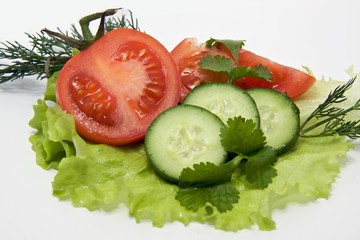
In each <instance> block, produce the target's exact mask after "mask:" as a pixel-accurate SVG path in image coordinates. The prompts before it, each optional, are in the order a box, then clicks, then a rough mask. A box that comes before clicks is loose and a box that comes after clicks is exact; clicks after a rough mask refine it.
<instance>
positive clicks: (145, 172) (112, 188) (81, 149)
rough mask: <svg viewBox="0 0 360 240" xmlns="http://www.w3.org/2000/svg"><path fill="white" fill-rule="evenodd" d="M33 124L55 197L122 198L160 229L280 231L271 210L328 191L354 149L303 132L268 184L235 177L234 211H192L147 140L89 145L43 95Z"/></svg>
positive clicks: (90, 201) (77, 202)
mask: <svg viewBox="0 0 360 240" xmlns="http://www.w3.org/2000/svg"><path fill="white" fill-rule="evenodd" d="M317 84H325V81H324V82H320V81H319V83H317ZM326 84H327V83H326ZM358 90H359V89H358ZM304 101H305V100H304ZM299 105H301V104H299ZM304 112H305V114H306V109H305V110H304ZM29 124H30V126H31V127H32V128H34V129H35V132H34V134H33V135H32V136H30V142H31V143H32V148H33V150H34V151H35V153H36V162H37V164H38V165H39V166H40V167H42V168H44V169H51V168H52V169H57V173H56V176H55V177H54V181H53V183H52V187H53V195H54V196H55V197H57V198H59V199H61V200H70V201H71V202H72V203H73V205H74V206H76V207H84V208H87V209H89V210H91V211H93V210H105V211H111V210H113V209H115V208H118V207H119V206H120V205H121V204H125V205H126V206H127V208H128V209H129V213H130V215H131V216H133V217H134V219H135V220H136V221H137V222H141V221H149V220H150V221H151V222H152V223H153V225H154V226H156V227H162V226H164V225H165V224H166V223H168V222H174V221H178V222H182V223H183V224H185V225H188V224H190V223H191V222H199V223H205V224H209V225H213V226H214V228H217V229H222V230H228V231H237V230H241V229H244V228H249V227H252V226H254V225H257V226H258V228H259V229H261V230H272V229H275V228H276V223H275V221H274V220H273V219H272V212H273V211H274V209H277V208H283V207H285V206H286V205H287V204H288V203H290V202H302V203H305V202H309V201H313V200H315V199H318V198H328V197H329V193H330V191H331V188H332V184H333V182H334V181H335V180H336V177H337V175H338V173H339V171H340V166H341V163H342V160H343V159H345V158H346V153H347V152H348V151H349V150H350V149H352V147H353V144H352V143H351V142H349V141H347V140H346V139H345V138H343V137H326V138H325V137H324V138H317V139H306V138H301V139H299V142H298V143H297V145H296V146H295V147H294V148H293V149H292V150H291V151H289V152H287V153H286V154H284V155H282V156H280V157H279V160H278V162H277V163H276V164H275V165H274V168H275V169H276V171H277V173H278V175H277V176H276V177H275V178H273V182H272V183H271V184H270V185H269V186H268V187H267V188H265V189H254V188H252V186H251V184H249V183H248V182H247V181H246V179H245V176H243V175H239V176H240V177H236V178H233V180H232V181H233V185H234V186H235V187H236V189H237V190H238V191H239V192H240V199H239V201H238V203H236V204H235V205H234V208H233V209H232V210H231V211H228V212H225V213H220V212H218V211H217V209H216V208H212V207H211V206H209V205H207V206H204V207H201V208H199V210H197V211H196V212H193V211H189V210H186V209H185V208H184V207H182V206H181V205H180V203H179V202H178V201H177V200H176V199H175V196H176V193H177V192H178V190H179V188H178V186H176V185H172V184H169V183H167V182H164V181H163V180H162V179H161V178H159V177H158V176H157V175H156V174H155V173H154V171H153V170H152V168H151V166H150V165H149V162H148V159H147V157H146V154H145V151H144V147H143V145H142V144H138V145H133V146H127V147H111V146H108V145H102V144H92V143H88V142H86V141H85V140H84V139H82V138H81V137H80V136H79V135H78V134H77V132H76V129H75V124H74V120H73V118H72V116H70V115H68V114H66V113H65V112H63V111H62V110H61V109H60V107H59V106H58V105H57V104H54V103H53V102H51V103H48V102H45V101H44V100H38V102H37V104H36V105H35V106H34V117H33V118H32V119H31V120H30V123H29ZM314 146H316V148H314ZM329 146H331V147H329Z"/></svg>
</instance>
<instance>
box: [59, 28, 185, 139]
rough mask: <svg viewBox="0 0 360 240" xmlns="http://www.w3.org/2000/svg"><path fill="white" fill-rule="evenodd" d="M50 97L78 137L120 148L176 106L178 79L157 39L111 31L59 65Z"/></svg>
mask: <svg viewBox="0 0 360 240" xmlns="http://www.w3.org/2000/svg"><path fill="white" fill-rule="evenodd" d="M56 94H57V102H58V104H59V105H60V106H61V108H62V109H64V110H65V111H67V112H68V113H70V114H72V115H73V116H74V118H75V123H76V127H77V131H78V132H79V133H80V134H81V135H82V136H83V137H85V138H87V139H89V140H90V141H93V142H96V143H106V144H111V145H124V144H129V143H134V142H136V141H139V140H142V139H143V138H144V136H145V133H146V131H147V129H148V127H149V125H150V123H151V122H152V121H153V120H154V119H155V117H156V116H157V115H158V114H159V113H160V112H162V111H164V110H165V109H167V108H169V107H171V106H174V105H176V104H178V101H179V97H180V77H179V72H178V68H177V65H176V63H175V62H174V60H173V58H172V57H171V55H170V53H169V52H168V51H167V50H166V49H165V47H164V46H163V45H162V44H160V43H159V42H158V41H157V40H155V39H154V38H153V37H151V36H149V35H147V34H145V33H142V32H139V31H136V30H132V29H116V30H113V31H110V32H109V33H107V34H105V35H104V36H103V37H101V38H100V39H98V40H97V41H96V42H95V43H93V44H92V45H91V46H90V47H88V48H87V49H85V50H83V51H81V52H80V53H78V54H77V55H75V56H74V57H73V58H72V59H70V60H69V61H68V62H67V63H66V64H65V66H64V67H63V69H62V70H61V72H60V75H59V78H58V80H57V84H56Z"/></svg>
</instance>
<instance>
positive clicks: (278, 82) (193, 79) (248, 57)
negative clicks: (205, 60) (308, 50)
mask: <svg viewBox="0 0 360 240" xmlns="http://www.w3.org/2000/svg"><path fill="white" fill-rule="evenodd" d="M171 54H172V56H173V58H174V59H175V61H176V62H177V64H178V66H179V71H180V75H181V84H182V89H181V99H183V98H184V97H185V96H186V95H187V94H188V92H189V91H190V90H191V89H192V88H194V87H195V86H197V85H198V84H199V83H200V82H225V81H226V80H227V77H226V76H225V75H224V74H220V73H214V72H212V71H207V70H202V69H199V65H198V64H199V61H200V58H201V57H203V56H205V55H206V54H211V55H222V56H227V57H230V54H229V51H228V50H226V49H224V47H223V46H222V45H221V44H219V48H217V49H208V48H206V47H205V45H204V44H198V42H197V40H196V39H194V38H186V39H184V40H183V41H181V42H180V43H179V44H178V45H177V46H176V47H175V48H174V49H173V50H172V51H171ZM238 61H239V65H242V66H248V67H254V66H256V65H260V64H262V65H263V66H266V67H267V68H268V69H269V71H270V73H271V74H272V78H273V79H272V82H267V81H264V80H260V79H256V78H250V77H246V78H243V79H239V80H237V81H235V82H234V84H235V85H237V86H239V87H241V88H244V89H248V88H252V87H265V88H273V89H276V90H278V91H280V92H283V93H285V94H287V95H288V96H289V97H291V98H292V99H295V98H297V97H299V96H301V95H302V94H303V93H305V92H306V91H307V90H308V89H309V88H310V87H311V86H312V85H313V84H314V83H315V81H316V79H315V78H314V77H313V76H311V75H309V74H307V73H305V72H302V71H299V70H297V69H295V68H292V67H288V66H285V65H281V64H279V63H276V62H274V61H271V60H269V59H267V58H264V57H262V56H259V55H256V54H254V53H252V52H250V51H247V50H244V49H241V50H240V51H239V54H238Z"/></svg>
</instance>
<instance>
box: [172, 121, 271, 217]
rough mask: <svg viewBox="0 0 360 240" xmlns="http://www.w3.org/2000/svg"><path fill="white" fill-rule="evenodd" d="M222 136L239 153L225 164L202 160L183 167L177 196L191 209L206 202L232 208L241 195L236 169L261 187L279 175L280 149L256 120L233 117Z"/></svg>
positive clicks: (227, 148) (227, 145) (234, 152)
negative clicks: (275, 147) (271, 143)
mask: <svg viewBox="0 0 360 240" xmlns="http://www.w3.org/2000/svg"><path fill="white" fill-rule="evenodd" d="M244 136H246V137H244ZM220 137H221V144H222V145H223V146H224V148H225V149H226V150H227V151H228V152H231V153H233V154H236V156H235V157H234V158H232V159H231V160H230V161H229V162H227V163H225V164H222V165H215V164H213V163H209V162H207V163H199V164H195V165H194V166H193V167H192V168H185V169H184V170H183V171H182V173H181V175H180V182H179V186H180V190H179V191H178V193H177V195H176V199H177V200H178V201H179V202H180V204H181V205H182V206H184V207H186V208H187V209H189V210H192V211H197V210H198V209H199V208H201V207H204V206H206V207H207V208H209V207H210V206H213V207H215V208H216V209H217V210H218V211H219V212H221V213H222V212H226V211H229V210H231V209H232V208H233V205H234V204H236V203H237V202H238V201H239V199H240V192H239V191H238V190H237V188H236V187H235V186H234V184H233V183H232V178H233V176H234V173H235V172H236V171H240V172H241V173H243V174H244V175H245V179H246V180H247V181H248V184H249V185H250V186H251V187H253V188H257V189H263V188H266V187H267V186H268V185H269V184H270V183H271V182H272V178H273V177H275V176H276V175H277V172H276V170H275V168H274V164H275V163H276V161H277V156H276V152H275V150H273V149H272V148H271V147H269V146H267V145H266V138H265V136H264V134H263V132H262V130H261V129H259V128H257V126H256V124H255V123H254V122H253V121H252V120H245V119H244V118H242V117H240V116H239V117H235V118H230V119H229V120H228V121H227V125H225V126H224V127H223V128H222V129H221V134H220ZM208 204H209V205H210V206H209V205H208Z"/></svg>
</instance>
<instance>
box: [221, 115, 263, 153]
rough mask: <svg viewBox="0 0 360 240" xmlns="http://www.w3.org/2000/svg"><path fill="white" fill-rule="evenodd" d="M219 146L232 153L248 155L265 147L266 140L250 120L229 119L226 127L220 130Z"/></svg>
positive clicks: (240, 118)
mask: <svg viewBox="0 0 360 240" xmlns="http://www.w3.org/2000/svg"><path fill="white" fill-rule="evenodd" d="M220 137H221V144H222V145H223V146H224V148H225V149H226V150H227V151H229V152H233V153H237V154H243V155H250V154H252V153H254V152H256V151H259V150H260V149H261V148H263V147H264V146H265V143H266V142H265V141H266V138H265V136H264V133H263V132H262V130H261V129H259V128H257V127H256V124H255V123H254V121H252V120H251V119H247V120H246V119H245V118H243V117H235V118H230V119H229V120H228V121H227V126H224V127H223V128H221V134H220Z"/></svg>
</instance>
